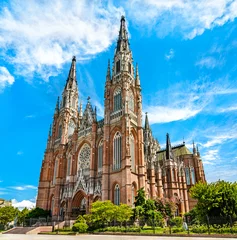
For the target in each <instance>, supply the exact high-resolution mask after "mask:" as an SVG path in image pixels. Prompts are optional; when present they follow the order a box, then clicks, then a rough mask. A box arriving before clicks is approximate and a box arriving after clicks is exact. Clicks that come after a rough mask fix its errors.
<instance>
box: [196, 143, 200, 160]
mask: <svg viewBox="0 0 237 240" xmlns="http://www.w3.org/2000/svg"><path fill="white" fill-rule="evenodd" d="M197 156H198V157H200V152H199V149H198V145H197Z"/></svg>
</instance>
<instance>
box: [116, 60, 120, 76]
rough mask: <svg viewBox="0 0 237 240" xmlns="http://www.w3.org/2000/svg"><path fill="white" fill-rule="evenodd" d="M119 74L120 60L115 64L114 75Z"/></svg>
mask: <svg viewBox="0 0 237 240" xmlns="http://www.w3.org/2000/svg"><path fill="white" fill-rule="evenodd" d="M119 72H120V60H118V61H117V62H116V73H119Z"/></svg>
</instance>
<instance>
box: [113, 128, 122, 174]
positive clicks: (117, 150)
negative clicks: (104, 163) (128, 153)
mask: <svg viewBox="0 0 237 240" xmlns="http://www.w3.org/2000/svg"><path fill="white" fill-rule="evenodd" d="M113 145H114V146H113V150H114V153H113V157H114V159H113V169H114V170H119V169H120V168H121V160H122V137H121V134H120V132H117V133H116V134H115V136H114V143H113Z"/></svg>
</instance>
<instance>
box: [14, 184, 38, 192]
mask: <svg viewBox="0 0 237 240" xmlns="http://www.w3.org/2000/svg"><path fill="white" fill-rule="evenodd" d="M11 188H12V189H15V190H18V191H24V190H28V189H34V190H36V189H37V187H36V186H33V185H23V186H14V187H11Z"/></svg>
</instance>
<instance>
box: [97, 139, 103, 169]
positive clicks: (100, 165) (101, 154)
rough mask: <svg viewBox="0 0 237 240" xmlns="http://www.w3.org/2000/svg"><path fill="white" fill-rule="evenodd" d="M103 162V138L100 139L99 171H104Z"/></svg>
mask: <svg viewBox="0 0 237 240" xmlns="http://www.w3.org/2000/svg"><path fill="white" fill-rule="evenodd" d="M102 164H103V140H101V141H100V143H99V147H98V172H102Z"/></svg>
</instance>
